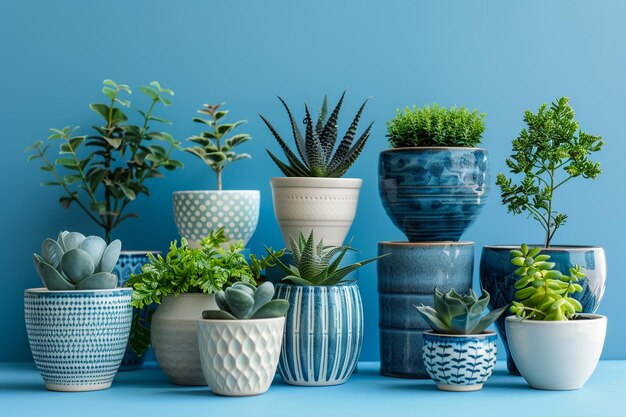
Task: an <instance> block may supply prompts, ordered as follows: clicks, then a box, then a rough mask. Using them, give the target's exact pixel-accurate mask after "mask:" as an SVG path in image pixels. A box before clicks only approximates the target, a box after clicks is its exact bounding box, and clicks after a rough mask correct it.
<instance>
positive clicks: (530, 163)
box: [496, 97, 604, 248]
mask: <svg viewBox="0 0 626 417" xmlns="http://www.w3.org/2000/svg"><path fill="white" fill-rule="evenodd" d="M524 122H526V124H527V127H526V128H524V129H523V130H522V131H521V132H520V134H519V136H518V137H517V138H516V139H514V140H513V152H514V153H513V155H512V156H511V158H509V159H507V160H506V164H507V166H508V167H509V168H510V170H511V173H513V174H521V175H522V176H523V177H522V180H521V182H519V183H515V184H514V183H513V180H512V179H511V178H507V177H506V176H505V175H504V174H499V175H498V178H497V181H496V184H498V185H499V186H500V189H501V195H502V204H504V205H506V206H507V208H508V211H509V212H510V213H513V214H520V213H523V212H528V213H529V217H533V218H534V219H535V220H537V221H538V222H539V224H541V227H542V228H543V229H544V231H545V247H546V248H548V247H550V242H551V241H552V238H553V237H554V233H555V232H556V231H557V229H558V228H559V227H560V226H562V225H563V224H564V223H565V221H566V220H567V215H566V214H564V213H560V212H557V211H556V210H555V209H554V193H555V191H556V190H558V189H559V188H561V187H562V186H563V185H564V184H566V183H567V182H568V181H570V180H571V179H573V178H577V177H583V178H591V179H595V178H596V177H597V176H598V175H600V173H601V171H600V164H599V163H598V162H592V161H590V160H589V158H588V156H589V155H591V154H592V153H593V152H598V151H599V150H600V149H602V146H603V145H604V141H603V140H602V137H600V136H594V135H591V134H589V133H586V132H583V131H582V130H580V129H579V123H578V122H577V121H576V119H575V118H574V110H573V109H572V107H571V106H570V105H569V98H567V97H561V98H560V99H558V100H557V101H556V102H553V103H552V105H551V106H550V108H548V106H547V104H543V105H542V106H541V107H540V108H539V110H538V111H537V113H536V114H534V113H532V112H531V111H530V110H527V111H526V113H525V114H524Z"/></svg>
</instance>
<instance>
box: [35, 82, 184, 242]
mask: <svg viewBox="0 0 626 417" xmlns="http://www.w3.org/2000/svg"><path fill="white" fill-rule="evenodd" d="M103 84H104V86H103V88H102V93H103V94H104V96H105V97H106V98H107V100H108V102H106V103H93V104H90V105H89V108H90V109H91V110H92V111H94V112H95V113H97V114H98V115H99V116H100V117H101V118H102V120H103V123H102V124H100V125H94V126H92V129H93V133H91V134H90V135H78V134H77V133H76V132H77V130H78V128H77V127H70V126H66V127H64V128H63V129H50V131H51V132H52V134H51V135H50V136H49V137H48V140H49V141H50V143H48V144H45V143H44V142H43V141H37V142H36V143H35V144H34V145H33V146H30V147H28V148H27V149H26V150H27V151H28V152H31V155H30V156H29V158H28V160H29V161H30V160H33V159H39V160H40V161H41V167H40V168H41V170H42V171H45V172H48V173H49V174H50V175H51V176H52V181H49V182H44V183H42V185H44V186H55V187H60V188H61V189H62V190H63V193H64V196H62V197H61V198H60V200H59V202H60V203H61V205H62V206H63V207H64V208H69V207H70V206H71V205H72V204H76V205H77V206H78V207H80V209H81V210H82V211H83V212H85V214H87V216H88V217H89V218H90V219H91V220H92V221H93V222H94V223H96V224H97V225H98V226H99V227H101V228H102V229H103V230H104V234H105V240H106V241H107V242H110V241H111V232H112V231H113V230H114V229H115V228H116V227H118V226H119V225H120V224H121V223H122V222H123V221H124V220H126V219H129V218H136V217H139V216H138V214H137V213H134V212H128V211H127V210H128V205H129V204H130V203H131V202H132V201H134V200H135V199H136V198H137V196H138V195H140V194H145V195H150V192H149V190H148V188H147V187H146V184H145V182H146V180H148V179H149V178H158V177H162V176H163V169H166V170H174V169H176V168H179V167H182V164H181V163H180V162H179V161H177V160H175V159H173V158H172V152H173V151H174V150H175V149H177V148H178V147H179V142H177V141H176V140H174V138H173V137H172V136H171V135H170V134H169V133H166V132H159V131H155V130H152V129H151V124H153V123H162V124H170V122H169V121H168V120H166V119H163V118H161V117H159V116H156V115H155V110H156V109H157V106H160V105H163V106H170V105H171V104H172V101H171V100H170V98H169V97H170V96H173V95H174V92H173V91H172V90H170V89H167V88H163V87H161V85H160V84H159V83H158V82H156V81H153V82H151V83H150V84H149V85H147V86H142V87H140V88H139V90H140V91H141V92H142V93H143V94H145V95H146V96H147V97H148V98H149V100H150V104H149V106H148V108H147V109H146V110H145V111H144V110H137V112H138V113H139V115H140V119H139V122H138V124H133V123H131V122H130V121H129V116H128V115H127V112H126V110H125V109H131V108H132V107H131V103H130V101H129V100H127V99H125V98H124V97H125V96H126V95H130V94H131V89H130V87H129V86H128V85H126V84H117V83H115V82H114V81H112V80H104V82H103ZM158 142H162V143H163V145H161V144H159V143H158ZM57 143H58V144H59V145H58V147H57V145H56V144H57ZM52 146H54V147H55V148H56V149H57V150H58V157H57V158H56V159H49V157H48V155H47V151H48V150H49V149H50V147H52Z"/></svg>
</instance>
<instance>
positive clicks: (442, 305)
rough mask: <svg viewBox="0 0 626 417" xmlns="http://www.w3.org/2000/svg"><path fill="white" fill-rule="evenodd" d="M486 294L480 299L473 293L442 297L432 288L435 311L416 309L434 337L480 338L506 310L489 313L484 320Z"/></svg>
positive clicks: (487, 298) (450, 294)
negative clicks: (468, 336)
mask: <svg viewBox="0 0 626 417" xmlns="http://www.w3.org/2000/svg"><path fill="white" fill-rule="evenodd" d="M489 298H490V296H489V293H488V292H487V291H483V292H482V294H481V295H480V298H479V297H477V296H476V293H475V292H474V291H472V290H470V291H469V294H468V295H461V294H459V293H457V292H456V291H455V290H454V289H452V290H450V291H448V292H447V293H442V292H441V291H439V290H438V289H436V288H435V295H434V299H435V308H433V307H429V306H425V305H423V304H422V305H421V306H415V308H417V311H418V312H419V313H420V314H421V315H422V317H423V318H424V320H426V323H428V325H429V326H430V327H431V328H432V329H433V330H434V331H435V332H437V333H442V334H460V335H464V334H480V333H482V332H483V331H485V329H486V328H487V327H489V326H490V325H491V324H492V323H493V322H494V321H496V320H497V319H498V317H500V316H501V315H502V313H504V311H505V310H506V308H507V306H504V307H502V308H499V309H497V310H493V311H490V312H489V313H488V314H487V315H486V316H484V317H483V315H482V314H483V311H484V310H485V308H487V305H488V304H489Z"/></svg>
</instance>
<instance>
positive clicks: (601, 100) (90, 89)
mask: <svg viewBox="0 0 626 417" xmlns="http://www.w3.org/2000/svg"><path fill="white" fill-rule="evenodd" d="M0 15H1V16H2V21H3V22H2V24H1V25H0V48H1V49H0V60H1V63H2V64H1V65H0V80H2V84H1V86H0V94H1V98H0V118H1V121H2V123H1V126H2V133H1V134H2V136H3V141H2V151H1V152H0V158H1V160H0V162H1V165H0V166H1V167H2V170H3V176H2V183H3V193H2V196H3V197H2V204H0V219H1V220H0V221H1V222H2V231H3V235H4V238H3V239H2V241H3V243H2V250H1V251H0V257H1V258H0V261H1V265H2V269H3V282H4V283H3V291H2V295H1V296H0V297H2V298H1V299H0V334H2V335H3V337H2V340H3V342H2V344H1V345H0V360H11V361H15V360H30V352H29V349H28V345H27V341H26V335H25V329H24V325H23V313H22V308H23V307H22V305H23V300H22V291H23V290H24V289H25V288H27V287H33V286H39V285H40V282H39V279H38V277H37V276H36V274H35V272H34V270H33V266H32V262H31V253H32V252H33V251H39V245H40V242H41V240H42V239H43V238H44V237H47V236H54V235H56V234H57V233H58V231H59V230H60V229H73V230H82V231H84V232H86V233H98V230H97V229H96V228H95V227H94V226H93V225H91V224H90V223H89V222H88V221H87V219H86V218H85V217H84V216H83V215H82V213H80V212H79V211H78V210H76V209H70V210H69V211H67V210H64V209H62V208H61V207H60V206H59V205H58V203H57V199H58V197H59V193H58V190H56V189H53V188H40V187H39V183H40V182H41V181H44V180H46V177H45V175H44V173H42V172H40V171H39V170H38V169H37V166H36V165H35V164H31V165H29V164H27V163H26V156H25V155H24V153H23V149H24V147H26V146H27V145H29V144H31V143H33V142H34V141H35V140H36V139H43V138H45V137H47V129H48V128H49V127H63V126H65V125H81V126H85V127H86V126H89V125H91V124H92V123H94V122H96V121H97V117H96V115H95V114H93V113H92V112H91V111H90V110H89V109H88V107H87V104H88V103H91V102H96V101H99V100H100V99H101V96H100V83H101V81H102V80H103V79H105V78H112V79H114V80H116V81H118V82H123V83H128V84H130V85H131V86H133V87H134V88H135V90H136V89H137V87H138V86H139V85H141V84H146V83H148V82H150V81H152V80H159V81H160V82H161V83H162V84H163V85H164V86H166V87H169V88H172V89H174V90H175V91H176V96H175V97H174V100H175V102H174V106H173V107H170V108H168V109H167V110H166V111H163V112H161V115H162V116H164V117H167V118H169V119H171V120H173V121H174V125H173V126H172V127H171V129H170V132H172V133H173V134H174V135H175V136H176V137H177V138H179V139H184V138H186V137H188V136H190V135H191V134H193V133H195V132H197V126H194V124H192V123H191V118H192V117H193V116H194V112H195V110H196V109H197V108H198V106H200V105H201V104H202V103H205V102H220V101H226V102H228V106H229V108H230V109H231V110H232V115H233V117H236V118H246V119H248V120H249V124H248V125H247V126H246V129H247V131H248V132H249V133H251V134H252V135H253V137H254V138H255V140H254V141H252V142H251V143H249V144H247V145H246V146H245V147H246V149H245V150H246V151H247V152H250V153H252V155H253V159H252V160H251V161H244V162H241V163H239V164H238V166H237V168H235V169H231V170H229V171H227V172H226V177H225V186H226V187H228V188H231V189H260V190H261V194H262V206H261V219H260V223H259V227H258V229H257V232H256V234H255V235H254V238H253V239H252V241H251V243H250V246H251V248H252V250H253V251H256V252H260V251H261V249H262V245H263V243H267V244H269V245H273V246H274V247H277V246H279V245H280V244H281V238H280V233H279V230H278V227H277V224H276V222H275V220H274V216H273V209H272V202H271V193H270V188H269V178H270V177H271V176H277V175H280V173H279V171H278V169H277V168H276V167H275V166H274V165H273V164H272V163H271V161H270V160H269V158H268V157H267V156H266V154H265V151H264V148H265V147H269V148H271V149H272V150H276V151H277V150H278V149H277V145H276V144H275V143H274V141H273V139H272V138H271V137H270V135H269V134H268V132H267V130H266V129H265V128H264V126H263V125H262V123H261V121H260V119H259V118H258V116H257V113H258V112H262V113H263V114H264V115H265V116H267V117H268V118H269V120H271V121H272V122H273V123H275V125H276V126H277V127H278V128H279V129H280V131H282V132H285V134H286V135H287V133H288V131H289V130H288V124H287V119H286V117H285V114H284V112H283V110H282V109H281V106H280V103H279V102H278V100H277V99H276V98H275V95H276V94H280V95H282V96H283V97H284V98H285V99H286V100H287V102H288V103H290V104H291V105H292V106H293V108H294V110H297V111H298V114H302V103H303V101H304V100H305V99H307V100H308V101H309V103H315V104H316V105H319V104H321V98H322V97H323V95H324V94H325V93H327V94H329V95H330V99H331V100H332V101H335V100H337V99H338V97H339V94H340V93H341V91H342V90H343V89H344V88H346V87H348V88H349V90H348V96H347V100H346V105H345V111H344V117H343V118H342V120H341V121H340V123H341V126H342V127H347V125H346V124H347V123H349V118H350V117H351V116H352V115H351V113H353V112H354V111H356V108H357V106H358V105H359V104H360V103H361V101H362V100H363V99H364V98H365V97H367V96H373V97H374V99H373V100H371V101H370V103H369V104H368V108H367V111H366V114H365V117H364V118H363V120H364V122H367V121H369V120H372V119H374V120H376V124H375V128H374V131H373V134H372V136H371V139H370V142H369V144H368V146H367V147H366V149H365V151H364V153H363V155H362V156H361V158H360V159H359V160H358V161H357V163H356V165H355V166H354V167H353V168H352V169H351V171H350V172H349V173H348V175H349V176H352V177H362V178H363V179H364V185H363V189H362V195H361V200H360V205H359V209H358V213H357V217H356V220H355V222H354V226H353V228H352V231H351V234H352V235H354V237H355V239H354V245H355V246H356V247H358V248H361V249H362V252H363V256H368V257H369V256H373V255H375V252H376V243H377V242H378V241H380V240H393V239H396V240H398V239H403V236H402V234H401V233H400V232H399V231H398V230H396V229H395V227H394V226H393V225H392V224H391V222H390V221H389V220H388V218H387V216H386V215H385V213H384V210H383V208H382V206H381V204H380V201H379V198H378V189H377V183H376V166H377V165H376V164H377V158H378V153H379V152H380V151H381V150H383V149H385V148H386V141H385V137H384V135H385V121H386V120H388V119H389V118H390V117H392V116H393V114H394V109H395V108H396V107H399V106H401V107H402V106H405V105H410V104H413V103H415V104H418V105H422V104H426V103H431V102H438V103H440V104H442V105H446V106H448V105H454V104H457V105H465V106H467V107H470V108H477V109H479V110H480V111H483V112H486V113H487V115H488V116H487V119H486V123H487V130H486V133H485V138H484V147H486V148H488V149H489V151H490V152H491V159H492V174H493V175H492V180H493V177H495V174H496V173H497V172H500V171H502V170H504V169H505V166H504V159H505V158H506V156H507V155H508V154H509V151H510V141H511V140H512V139H513V138H514V137H515V136H516V135H517V133H518V132H519V130H520V129H521V128H522V127H523V123H522V114H523V111H524V110H526V109H533V110H534V109H536V108H537V107H538V106H539V105H540V104H541V103H544V102H549V101H551V100H553V99H554V98H556V97H559V96H562V95H568V96H570V97H571V99H572V104H573V106H574V109H575V110H576V112H577V117H578V118H579V120H580V121H581V123H582V127H583V128H584V129H585V130H587V131H589V132H592V133H595V134H601V135H603V136H604V137H605V139H606V147H605V150H604V151H603V152H602V154H601V155H600V156H599V157H598V159H599V160H600V162H601V163H602V168H603V174H602V176H601V177H600V178H599V179H598V180H596V181H595V182H592V181H577V182H573V183H571V185H569V186H568V188H567V191H565V192H566V194H560V195H558V196H557V200H556V204H557V206H558V208H559V209H563V210H564V211H566V212H567V213H568V214H569V216H570V219H569V222H568V224H567V225H565V226H564V227H563V228H562V230H560V231H559V233H558V235H557V238H556V242H555V243H563V244H565V243H568V244H598V245H603V246H605V247H606V251H607V257H608V261H609V267H610V268H609V271H610V272H609V278H608V291H607V293H606V297H605V299H604V302H603V304H602V307H601V309H600V312H601V313H603V314H607V315H609V318H610V319H609V332H608V336H607V341H606V346H605V350H604V357H605V358H609V359H612V358H626V351H625V350H624V348H623V346H624V343H625V342H626V335H625V333H626V332H625V330H626V328H625V326H626V324H624V321H623V320H622V319H621V316H622V315H623V314H620V312H619V309H620V296H621V294H622V293H624V292H625V291H626V281H625V280H623V279H622V277H620V276H619V274H618V273H617V272H616V271H619V270H620V265H619V263H618V262H619V260H620V258H621V255H620V253H623V252H624V250H626V247H625V245H624V243H623V232H624V220H623V213H624V203H625V198H624V187H623V170H624V168H623V160H624V156H623V153H624V151H626V144H625V143H626V142H625V141H624V138H623V130H624V129H623V120H624V118H625V116H626V111H625V110H624V97H626V94H625V93H626V82H625V81H624V74H626V44H625V43H624V38H625V36H626V26H624V24H623V18H624V16H625V15H626V3H623V2H619V1H603V2H584V1H567V0H563V1H551V2H545V1H526V2H516V3H513V2H502V1H497V0H493V1H465V2H454V1H437V2H428V1H409V0H406V1H387V2H381V1H359V2H357V1H336V0H335V1H333V0H318V1H316V2H295V1H287V0H285V1H276V0H265V1H253V0H250V1H242V0H231V1H227V2H212V1H207V0H204V1H185V2H173V1H133V2H128V1H122V0H109V1H106V2H84V1H78V0H75V1H63V2H60V1H57V2H49V1H33V0H22V1H19V2H17V1H16V2H8V1H6V2H2V4H1V5H0ZM134 100H135V101H136V102H140V101H141V100H142V98H141V97H140V94H135V95H134ZM363 124H364V123H363ZM181 158H182V160H183V161H184V162H185V163H186V168H185V169H184V170H181V171H179V172H175V173H173V174H170V175H168V176H167V178H166V179H164V180H154V181H153V182H152V183H151V189H152V193H153V195H152V197H151V198H150V199H146V198H142V199H141V200H139V201H138V202H137V203H136V204H135V209H137V210H138V211H139V212H140V213H141V219H139V220H132V221H129V222H128V223H126V224H124V226H123V227H122V228H121V229H119V230H118V234H117V237H120V238H121V239H123V242H124V246H125V248H126V249H165V248H166V247H167V244H168V242H169V241H170V240H172V239H175V238H177V233H176V229H175V226H174V222H173V219H172V212H171V211H172V209H171V194H172V192H173V191H176V190H184V189H207V188H212V187H213V182H214V178H213V176H212V175H211V174H210V172H209V171H208V170H207V169H206V168H205V167H204V166H203V164H202V163H200V161H197V160H194V159H192V158H191V156H188V155H182V156H181ZM541 237H542V234H541V231H540V229H539V227H538V225H536V224H534V223H533V222H532V221H530V220H526V219H525V218H524V217H521V216H518V217H512V216H511V215H508V214H507V213H506V210H505V209H504V208H503V207H502V206H501V205H500V203H499V194H498V191H497V190H496V189H492V194H491V198H490V200H489V204H488V205H487V207H486V208H485V210H484V212H483V214H482V217H480V218H479V220H478V221H477V222H476V224H475V225H474V226H473V227H472V228H471V229H470V230H469V231H468V232H467V233H466V235H465V236H464V238H465V239H466V240H473V241H475V242H476V247H477V251H476V259H477V261H478V259H479V255H480V247H481V246H482V245H484V244H501V243H511V242H522V241H526V242H533V241H540V240H541ZM361 288H362V294H363V298H364V304H365V315H366V320H367V323H368V324H367V328H366V336H365V348H364V352H363V359H366V360H375V359H377V358H378V331H377V322H378V311H377V310H378V307H377V295H376V276H375V267H374V266H368V267H366V268H364V270H363V271H362V272H361ZM620 321H621V323H620Z"/></svg>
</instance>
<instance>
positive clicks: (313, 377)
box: [275, 281, 363, 386]
mask: <svg viewBox="0 0 626 417" xmlns="http://www.w3.org/2000/svg"><path fill="white" fill-rule="evenodd" d="M275 298H278V299H284V300H287V301H289V310H288V311H287V321H286V323H285V336H284V338H283V346H282V351H281V353H280V359H279V362H278V372H279V373H280V376H281V378H282V379H283V381H285V382H286V383H288V384H291V385H308V386H324V385H338V384H343V383H344V382H346V381H347V380H348V378H349V377H350V375H352V372H353V371H354V369H355V367H356V364H357V361H358V360H359V355H360V354H361V347H362V345H363V304H362V302H361V294H360V292H359V287H358V286H357V284H356V282H354V281H344V282H342V283H341V284H338V285H332V286H319V287H315V286H306V287H305V286H300V285H291V284H276V295H275Z"/></svg>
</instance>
